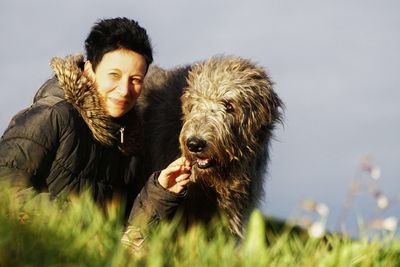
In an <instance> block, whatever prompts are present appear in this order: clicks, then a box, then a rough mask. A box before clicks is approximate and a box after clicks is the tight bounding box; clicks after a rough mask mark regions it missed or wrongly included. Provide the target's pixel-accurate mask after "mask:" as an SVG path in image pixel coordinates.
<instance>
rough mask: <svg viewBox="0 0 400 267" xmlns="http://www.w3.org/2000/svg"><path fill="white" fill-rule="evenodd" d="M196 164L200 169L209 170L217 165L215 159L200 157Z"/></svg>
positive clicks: (195, 161)
mask: <svg viewBox="0 0 400 267" xmlns="http://www.w3.org/2000/svg"><path fill="white" fill-rule="evenodd" d="M194 164H197V167H199V168H200V169H207V168H210V167H213V166H214V165H215V159H213V158H200V157H198V158H196V159H195V160H194V163H193V165H194Z"/></svg>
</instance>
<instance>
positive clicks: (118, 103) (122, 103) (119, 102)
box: [109, 98, 128, 107]
mask: <svg viewBox="0 0 400 267" xmlns="http://www.w3.org/2000/svg"><path fill="white" fill-rule="evenodd" d="M109 100H110V101H111V103H113V104H114V105H116V106H122V107H124V106H126V105H127V104H128V101H126V100H119V99H116V98H109Z"/></svg>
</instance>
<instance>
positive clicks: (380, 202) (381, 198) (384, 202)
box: [376, 195, 389, 210]
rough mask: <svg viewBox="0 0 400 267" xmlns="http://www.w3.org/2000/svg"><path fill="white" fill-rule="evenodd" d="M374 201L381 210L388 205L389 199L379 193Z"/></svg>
mask: <svg viewBox="0 0 400 267" xmlns="http://www.w3.org/2000/svg"><path fill="white" fill-rule="evenodd" d="M376 202H377V205H378V207H379V208H380V209H382V210H384V209H386V208H387V207H388V206H389V199H388V198H387V197H386V196H384V195H379V196H378V199H377V200H376Z"/></svg>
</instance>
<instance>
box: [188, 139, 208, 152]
mask: <svg viewBox="0 0 400 267" xmlns="http://www.w3.org/2000/svg"><path fill="white" fill-rule="evenodd" d="M186 146H187V148H188V149H189V151H190V152H201V151H202V150H203V149H204V148H205V147H206V146H207V142H206V140H204V139H202V138H198V137H195V136H192V137H189V138H188V139H187V140H186Z"/></svg>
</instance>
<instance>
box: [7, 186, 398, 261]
mask: <svg viewBox="0 0 400 267" xmlns="http://www.w3.org/2000/svg"><path fill="white" fill-rule="evenodd" d="M211 228H212V229H210V228H208V229H207V231H205V229H204V228H202V227H195V228H192V229H191V230H190V231H188V232H183V231H181V230H180V229H179V228H178V227H177V225H176V224H175V223H169V224H166V223H163V224H161V225H159V227H157V228H156V229H154V230H153V231H152V232H151V234H150V236H149V237H148V238H147V239H146V241H145V242H146V243H145V244H146V246H145V247H144V249H143V251H141V252H140V253H133V254H132V253H130V252H129V251H127V250H126V249H125V248H123V247H122V246H121V245H120V241H119V239H120V237H121V232H122V230H123V228H122V223H121V216H120V211H119V209H118V208H117V207H113V206H110V207H109V208H108V212H107V216H105V215H104V213H103V212H101V211H100V210H98V209H97V207H96V206H95V205H94V203H93V202H92V201H91V199H90V197H88V195H82V196H81V197H80V198H75V199H72V200H70V201H69V202H68V203H67V204H66V203H65V202H61V201H60V202H49V200H48V197H47V196H46V195H39V196H37V195H36V196H35V195H33V194H32V193H31V192H29V191H27V192H25V193H17V192H16V191H15V190H14V189H12V188H10V187H9V186H7V185H1V187H0V266H190V267H195V266H199V267H200V266H227V267H228V266H229V267H232V266H252V267H254V266H400V240H399V238H398V237H396V236H394V235H389V234H385V233H383V232H382V234H380V235H377V236H373V237H371V236H369V237H361V238H360V239H358V240H352V239H350V238H348V237H346V236H342V235H336V234H325V235H324V236H322V237H321V238H312V237H309V236H308V234H307V232H306V231H305V230H303V229H302V228H299V227H289V226H288V225H286V224H284V223H283V222H279V221H276V220H274V219H273V218H265V216H264V215H262V214H261V213H260V212H259V211H254V212H253V214H252V216H251V219H250V222H249V225H248V231H247V234H246V238H245V239H244V240H243V241H242V242H238V241H237V240H235V239H233V238H231V237H230V236H229V235H226V234H224V232H223V231H222V230H221V228H220V224H217V223H216V224H215V226H214V227H211Z"/></svg>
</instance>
